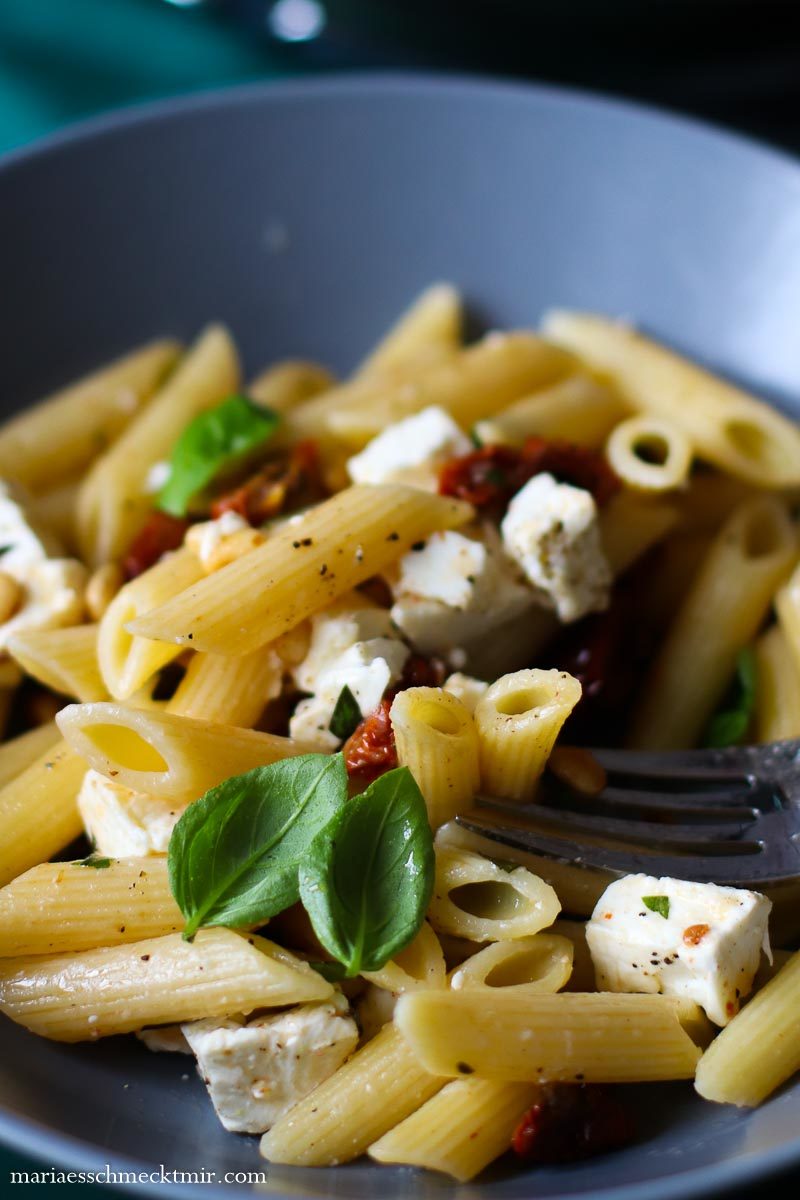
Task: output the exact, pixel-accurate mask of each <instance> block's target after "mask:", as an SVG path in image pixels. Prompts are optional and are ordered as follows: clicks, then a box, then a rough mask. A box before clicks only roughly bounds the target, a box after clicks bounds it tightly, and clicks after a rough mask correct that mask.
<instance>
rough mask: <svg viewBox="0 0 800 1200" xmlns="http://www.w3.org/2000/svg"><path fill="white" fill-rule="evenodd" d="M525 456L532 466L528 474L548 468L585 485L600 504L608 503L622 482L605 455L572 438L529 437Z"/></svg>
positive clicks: (566, 480) (567, 480)
mask: <svg viewBox="0 0 800 1200" xmlns="http://www.w3.org/2000/svg"><path fill="white" fill-rule="evenodd" d="M522 457H523V460H524V461H525V463H527V465H528V466H529V467H530V468H532V469H531V473H530V475H529V477H528V478H532V477H533V476H534V475H538V474H539V473H540V472H542V471H547V472H548V473H549V474H550V475H555V477H556V479H558V480H560V481H561V482H562V483H571V484H572V485H573V487H579V488H585V489H586V491H587V492H591V493H592V495H593V496H594V499H595V501H596V503H597V504H598V505H600V506H601V507H602V505H604V504H607V503H608V501H609V500H610V499H611V497H612V496H613V495H614V493H615V492H618V491H619V489H620V487H621V486H622V485H621V482H620V480H619V477H618V476H617V474H616V472H615V471H614V470H613V469H612V468H611V466H610V465H609V463H608V461H607V460H606V458H605V456H604V455H603V454H601V453H600V452H599V451H597V450H590V449H589V447H588V446H576V445H574V443H572V442H565V441H559V440H557V439H554V440H553V441H548V440H547V438H542V437H529V438H526V439H525V445H524V446H523V447H522Z"/></svg>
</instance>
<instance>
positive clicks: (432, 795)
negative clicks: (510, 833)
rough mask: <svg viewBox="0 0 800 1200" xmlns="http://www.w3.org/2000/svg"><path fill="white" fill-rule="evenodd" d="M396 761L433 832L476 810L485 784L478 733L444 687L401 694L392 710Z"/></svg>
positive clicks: (466, 711) (418, 688)
mask: <svg viewBox="0 0 800 1200" xmlns="http://www.w3.org/2000/svg"><path fill="white" fill-rule="evenodd" d="M391 720H392V728H393V730H394V736H395V741H396V743H397V759H398V762H399V764H400V766H402V767H408V769H409V770H410V771H411V774H412V775H413V776H414V778H415V779H416V781H417V784H418V785H419V789H420V791H421V792H422V795H423V796H424V797H425V804H426V805H427V809H428V818H429V820H430V823H431V827H432V828H433V829H438V828H439V826H440V825H443V824H444V823H445V821H450V820H452V818H453V817H455V816H456V814H457V813H459V812H463V810H464V809H466V808H470V807H471V806H472V801H473V797H474V796H475V793H476V792H477V790H478V785H479V783H480V768H479V763H478V734H477V731H476V729H475V723H474V721H473V720H472V716H471V714H470V712H469V710H468V709H467V708H466V707H465V706H464V705H463V704H462V703H461V701H460V700H458V699H457V698H456V697H455V696H453V695H451V694H450V693H449V692H445V691H442V689H441V688H432V687H417V688H407V689H406V690H405V691H402V692H398V694H397V696H396V697H395V699H394V701H393V703H392V708H391Z"/></svg>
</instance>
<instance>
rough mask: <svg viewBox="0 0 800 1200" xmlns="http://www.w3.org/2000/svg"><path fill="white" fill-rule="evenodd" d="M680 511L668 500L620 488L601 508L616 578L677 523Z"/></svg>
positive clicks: (605, 543) (606, 547)
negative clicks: (651, 498)
mask: <svg viewBox="0 0 800 1200" xmlns="http://www.w3.org/2000/svg"><path fill="white" fill-rule="evenodd" d="M679 519H680V511H679V509H678V508H677V507H676V505H674V504H669V503H668V502H667V501H665V500H646V499H642V498H641V497H639V496H637V495H635V494H634V493H633V492H628V491H623V492H618V493H617V495H616V496H612V498H611V499H610V500H609V502H608V504H606V505H605V506H604V507H603V508H602V509H601V510H600V537H601V540H602V543H603V551H604V553H605V556H606V558H607V559H608V565H609V566H610V567H611V571H612V573H613V574H614V576H615V578H618V577H619V576H620V575H624V574H625V572H626V571H627V570H628V568H629V567H632V566H633V564H634V563H635V562H638V560H639V559H640V558H642V557H643V556H644V555H645V554H646V553H647V551H648V550H652V548H653V547H654V546H655V545H657V544H658V543H659V542H660V541H662V540H663V539H664V538H665V537H666V536H667V535H668V534H669V533H670V532H671V531H672V530H673V529H674V528H675V526H676V525H677V524H678V521H679Z"/></svg>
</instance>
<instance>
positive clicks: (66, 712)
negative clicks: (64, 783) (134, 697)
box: [58, 703, 303, 800]
mask: <svg viewBox="0 0 800 1200" xmlns="http://www.w3.org/2000/svg"><path fill="white" fill-rule="evenodd" d="M58 726H59V728H60V730H61V732H62V733H63V735H64V737H65V738H66V740H67V741H68V742H69V744H70V745H71V746H72V747H73V749H74V750H75V751H76V752H77V753H78V754H80V755H81V757H82V758H83V759H84V760H85V762H86V763H88V764H89V766H90V767H93V768H94V769H95V770H96V771H99V772H100V774H101V775H106V776H108V778H109V779H113V780H114V781H115V782H116V783H121V784H122V785H123V787H128V788H131V789H132V790H133V791H135V792H146V793H148V794H150V795H153V796H169V797H171V798H174V799H176V800H177V799H182V800H193V799H196V798H197V797H198V796H202V795H203V793H204V792H206V791H208V789H209V788H211V787H213V786H214V785H215V784H217V783H221V782H222V780H223V779H229V778H230V777H231V776H232V775H241V774H243V772H245V771H249V770H251V769H252V768H253V767H265V766H268V765H269V764H270V763H273V762H277V761H278V760H279V759H282V758H288V757H290V755H293V754H300V753H302V752H303V747H302V746H300V745H299V744H298V743H296V742H292V741H290V739H289V738H285V737H278V736H277V735H275V734H272V733H257V732H256V731H255V730H252V729H238V728H236V727H234V726H233V725H218V724H215V723H214V722H212V721H201V720H198V719H197V718H195V717H179V716H176V715H175V714H174V713H166V712H161V711H159V710H145V709H140V708H129V707H127V706H126V705H124V704H102V703H100V704H70V705H68V706H67V707H66V708H63V709H62V710H61V712H60V713H59V714H58Z"/></svg>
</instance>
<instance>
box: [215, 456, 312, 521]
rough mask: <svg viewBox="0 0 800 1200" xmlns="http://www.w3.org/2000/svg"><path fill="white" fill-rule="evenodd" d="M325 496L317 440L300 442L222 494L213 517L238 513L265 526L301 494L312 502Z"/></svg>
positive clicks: (217, 500) (216, 501) (216, 502)
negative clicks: (266, 522)
mask: <svg viewBox="0 0 800 1200" xmlns="http://www.w3.org/2000/svg"><path fill="white" fill-rule="evenodd" d="M325 495H326V490H325V487H324V485H323V482H322V470H321V466H320V459H319V449H318V447H317V443H316V442H313V441H306V442H298V443H297V445H296V446H292V448H291V450H289V451H288V452H287V453H286V454H283V455H281V456H280V457H279V458H273V459H271V460H270V461H269V462H268V463H265V465H264V466H263V467H261V469H260V470H259V471H257V472H256V474H255V475H251V476H250V478H249V479H247V480H245V482H244V483H242V484H240V485H239V487H236V488H234V489H233V490H232V491H230V492H226V493H225V494H224V495H222V496H219V497H218V498H217V499H216V500H215V501H214V502H213V504H212V505H211V516H212V517H221V516H222V514H223V513H226V512H237V513H238V514H239V516H241V517H244V519H245V521H248V522H249V523H250V524H251V525H254V526H256V525H262V524H263V523H264V521H268V520H269V519H270V518H271V517H276V516H278V515H279V513H282V512H284V511H285V509H286V508H288V507H289V504H290V502H294V501H298V500H299V499H300V497H301V496H303V497H304V498H305V499H307V500H308V501H309V503H310V502H311V501H313V500H320V499H322V498H323V496H325Z"/></svg>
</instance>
